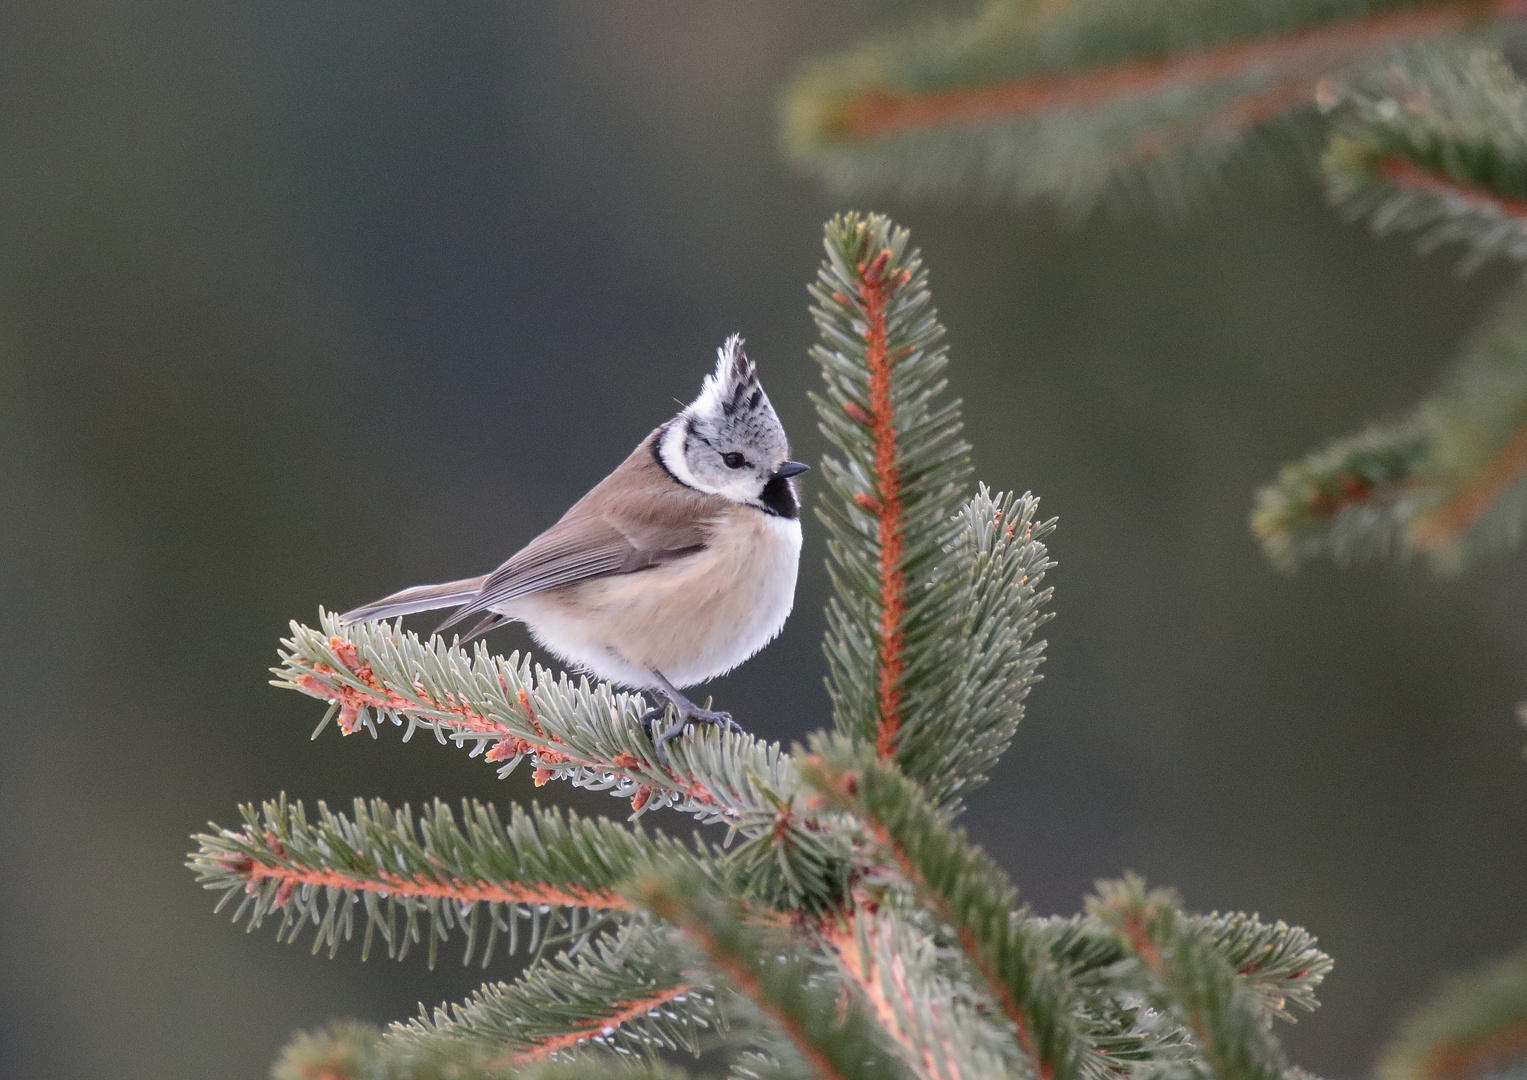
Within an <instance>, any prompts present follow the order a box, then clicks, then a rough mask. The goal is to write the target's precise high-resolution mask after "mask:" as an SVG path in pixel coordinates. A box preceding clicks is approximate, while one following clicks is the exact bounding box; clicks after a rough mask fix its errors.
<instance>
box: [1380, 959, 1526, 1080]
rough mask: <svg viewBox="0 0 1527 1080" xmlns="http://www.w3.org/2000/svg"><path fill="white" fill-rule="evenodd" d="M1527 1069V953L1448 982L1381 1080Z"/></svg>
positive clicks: (1411, 1022)
mask: <svg viewBox="0 0 1527 1080" xmlns="http://www.w3.org/2000/svg"><path fill="white" fill-rule="evenodd" d="M1524 1066H1527V949H1518V950H1517V951H1515V952H1514V953H1512V954H1511V955H1509V956H1506V957H1503V958H1502V959H1499V960H1495V961H1493V962H1491V963H1489V964H1487V965H1485V966H1484V967H1482V968H1481V969H1480V970H1478V971H1475V972H1473V973H1471V974H1469V975H1466V976H1460V977H1455V978H1453V979H1451V980H1449V981H1448V982H1447V983H1445V984H1444V985H1443V986H1442V987H1441V988H1440V989H1439V990H1438V992H1437V994H1436V995H1435V997H1434V998H1433V999H1432V1000H1431V1001H1429V1002H1428V1003H1427V1004H1425V1005H1424V1006H1422V1007H1421V1008H1420V1009H1419V1010H1418V1011H1417V1012H1416V1013H1415V1014H1414V1015H1413V1016H1411V1017H1409V1018H1408V1019H1407V1020H1406V1022H1405V1023H1404V1024H1403V1025H1402V1026H1401V1028H1400V1030H1399V1032H1398V1033H1397V1034H1396V1035H1395V1038H1394V1041H1393V1042H1392V1043H1391V1044H1390V1045H1389V1046H1388V1047H1387V1048H1386V1049H1385V1051H1384V1054H1383V1057H1382V1059H1381V1060H1380V1062H1379V1067H1378V1073H1379V1076H1380V1077H1381V1078H1382V1080H1480V1078H1483V1077H1488V1076H1510V1075H1515V1074H1520V1073H1521V1071H1522V1069H1523V1067H1524Z"/></svg>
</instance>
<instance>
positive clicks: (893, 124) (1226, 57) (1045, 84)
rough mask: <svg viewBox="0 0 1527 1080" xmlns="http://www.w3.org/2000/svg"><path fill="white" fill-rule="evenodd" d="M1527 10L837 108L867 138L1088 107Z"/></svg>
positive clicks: (1413, 18) (1363, 21)
mask: <svg viewBox="0 0 1527 1080" xmlns="http://www.w3.org/2000/svg"><path fill="white" fill-rule="evenodd" d="M1524 11H1527V4H1524V2H1523V0H1443V2H1440V3H1431V4H1424V5H1417V6H1416V7H1413V8H1410V9H1408V10H1405V11H1396V12H1389V13H1385V14H1381V15H1370V16H1366V17H1363V18H1357V19H1350V20H1347V21H1344V22H1339V23H1335V24H1333V25H1326V26H1319V27H1313V28H1310V29H1306V30H1298V31H1294V32H1292V33H1288V34H1281V35H1277V36H1271V37H1263V38H1257V39H1254V40H1250V41H1237V42H1233V43H1231V44H1229V45H1221V46H1219V47H1218V48H1213V49H1207V50H1204V51H1202V52H1196V53H1190V54H1187V55H1182V56H1169V57H1165V58H1162V59H1156V60H1141V61H1136V62H1133V63H1125V64H1117V65H1115V66H1113V67H1109V68H1101V69H1097V70H1093V71H1083V72H1080V73H1077V74H1074V75H1052V76H1043V77H1039V78H1033V79H1019V80H1016V81H1013V82H1006V83H997V84H995V85H990V86H972V87H963V88H960V89H956V90H939V91H931V92H927V93H920V94H919V93H909V94H904V93H895V92H893V91H890V90H884V89H881V90H871V91H868V92H866V93H864V94H861V95H859V96H858V97H856V98H854V99H852V100H851V101H849V102H848V103H847V104H846V105H845V106H844V107H843V109H842V111H841V112H840V114H839V117H838V125H837V126H838V128H839V129H840V130H841V131H842V132H843V134H845V135H849V136H851V137H854V138H861V139H864V138H873V137H875V136H877V135H885V134H888V133H892V132H898V131H913V130H918V129H923V128H931V127H938V126H941V125H944V124H959V123H969V122H971V121H976V120H990V119H999V118H1012V117H1019V116H1026V115H1030V114H1033V113H1037V112H1043V111H1045V110H1048V109H1084V108H1090V107H1095V106H1099V105H1103V104H1106V103H1108V102H1112V101H1118V100H1121V99H1124V98H1128V97H1132V96H1135V95H1140V94H1149V93H1154V92H1157V91H1161V90H1165V89H1167V88H1169V87H1173V86H1184V85H1195V84H1200V85H1201V84H1205V83H1211V82H1216V81H1220V80H1224V79H1229V78H1233V77H1235V76H1237V75H1240V74H1243V73H1245V72H1248V71H1253V70H1257V69H1262V70H1272V71H1292V70H1296V69H1305V68H1308V69H1312V70H1313V69H1316V68H1320V67H1330V66H1332V65H1335V64H1340V63H1345V62H1347V61H1350V60H1351V59H1353V58H1355V57H1357V56H1360V55H1362V54H1363V53H1367V52H1371V51H1373V50H1376V49H1381V48H1385V47H1388V46H1392V45H1397V44H1400V43H1403V42H1406V41H1412V40H1415V39H1418V38H1424V37H1429V36H1431V35H1433V34H1440V33H1446V32H1448V31H1450V30H1458V29H1461V28H1463V27H1466V26H1469V25H1471V24H1474V23H1479V22H1484V21H1486V20H1489V19H1493V18H1504V17H1509V16H1515V15H1521V14H1523V13H1524Z"/></svg>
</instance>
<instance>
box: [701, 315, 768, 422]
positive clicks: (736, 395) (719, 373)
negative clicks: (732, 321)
mask: <svg viewBox="0 0 1527 1080" xmlns="http://www.w3.org/2000/svg"><path fill="white" fill-rule="evenodd" d="M768 400H769V399H768V398H767V397H766V396H765V395H764V391H763V387H762V386H761V385H760V384H759V382H758V370H757V369H756V368H755V367H754V366H753V361H751V360H749V359H748V357H747V354H746V353H744V352H743V351H742V335H741V334H733V335H732V336H731V337H729V338H727V339H726V343H725V344H724V345H722V346H721V348H719V349H717V350H716V370H715V372H714V373H713V374H710V375H707V376H705V383H704V385H703V386H701V387H700V396H699V397H697V398H695V400H694V403H693V404H692V405H690V407H689V408H690V411H691V412H693V413H696V414H700V415H709V416H713V417H717V418H726V419H730V418H731V417H733V416H736V415H737V414H739V413H748V412H756V411H757V410H758V408H759V406H760V405H766V403H767V402H768Z"/></svg>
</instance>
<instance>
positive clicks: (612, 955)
mask: <svg viewBox="0 0 1527 1080" xmlns="http://www.w3.org/2000/svg"><path fill="white" fill-rule="evenodd" d="M722 1026H724V1021H723V1018H722V1016H721V1014H720V1013H719V1011H718V1009H717V1006H716V1000H715V994H714V991H713V990H712V988H711V987H710V985H709V984H708V982H707V981H706V980H705V979H704V978H703V977H702V975H701V973H700V972H699V970H698V962H697V958H695V957H694V956H693V955H692V954H691V953H690V951H689V950H688V949H686V948H684V947H683V944H682V942H681V941H679V940H678V939H677V938H676V936H675V935H674V933H673V931H672V930H671V929H670V928H668V927H666V926H663V925H661V924H654V923H652V922H651V921H649V920H647V919H645V918H643V919H639V920H637V921H635V922H632V923H629V924H627V925H625V926H623V927H621V928H620V929H619V930H617V931H616V932H614V933H611V934H606V935H603V936H601V937H600V938H598V939H597V940H594V941H592V942H591V943H590V944H589V945H587V946H586V947H584V948H583V949H581V950H579V951H578V952H577V954H576V955H573V954H568V953H563V954H559V955H557V956H552V957H546V958H543V959H541V960H538V961H537V962H536V963H534V964H533V965H531V966H530V967H529V968H527V969H526V970H525V971H524V972H522V973H521V974H520V976H519V977H518V978H516V979H515V980H514V982H513V983H496V984H493V985H489V986H485V987H483V988H482V989H480V990H478V991H476V992H475V993H474V994H473V995H472V997H471V999H470V1000H468V1001H467V1002H465V1003H464V1004H461V1005H452V1006H449V1007H446V1006H440V1007H438V1008H436V1009H435V1010H434V1012H433V1014H430V1013H428V1012H426V1011H425V1010H423V1009H422V1008H421V1009H420V1014H419V1016H418V1017H417V1018H416V1019H414V1020H413V1021H411V1022H410V1023H408V1024H400V1025H394V1027H393V1029H392V1031H391V1032H389V1033H388V1035H387V1040H388V1042H390V1043H393V1044H395V1045H396V1047H397V1048H398V1049H399V1050H400V1051H406V1052H408V1053H410V1054H413V1055H416V1056H417V1055H424V1056H442V1057H452V1056H454V1057H464V1058H467V1059H469V1060H473V1061H478V1062H481V1063H482V1064H483V1066H484V1067H489V1068H503V1069H518V1068H523V1067H524V1066H526V1065H529V1064H531V1063H532V1062H536V1061H541V1060H545V1059H547V1058H552V1057H560V1056H565V1055H566V1054H567V1053H568V1052H570V1051H572V1050H574V1049H576V1048H578V1047H602V1048H605V1049H615V1050H621V1049H638V1048H652V1049H666V1050H680V1049H684V1050H689V1051H690V1052H692V1053H698V1052H699V1051H700V1049H701V1042H700V1040H701V1037H702V1035H704V1034H706V1033H714V1032H716V1031H718V1030H720V1028H721V1027H722Z"/></svg>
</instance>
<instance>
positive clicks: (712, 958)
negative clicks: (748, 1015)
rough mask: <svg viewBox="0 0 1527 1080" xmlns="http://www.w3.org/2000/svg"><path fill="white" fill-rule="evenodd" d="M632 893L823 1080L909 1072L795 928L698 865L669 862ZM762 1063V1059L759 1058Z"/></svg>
mask: <svg viewBox="0 0 1527 1080" xmlns="http://www.w3.org/2000/svg"><path fill="white" fill-rule="evenodd" d="M628 895H629V896H630V898H631V899H632V900H633V901H634V902H636V903H638V904H640V905H641V906H642V907H643V908H645V909H646V910H648V911H650V912H651V913H652V914H653V915H655V916H657V917H658V918H660V919H662V920H663V921H665V922H667V923H669V924H670V925H672V926H674V927H676V928H677V929H678V930H679V932H680V933H681V934H682V935H683V936H684V937H685V938H686V939H688V941H689V942H690V944H691V946H693V947H694V948H695V949H697V950H698V951H699V952H700V953H701V954H702V955H703V956H704V957H705V960H706V963H707V964H708V966H709V967H710V968H711V970H713V971H714V972H715V973H716V974H717V975H718V976H719V977H720V979H721V980H722V981H724V983H725V984H726V985H727V986H728V987H729V988H730V989H731V990H732V991H734V992H735V993H737V994H738V995H740V996H741V997H742V998H744V999H746V1000H747V1001H750V1002H751V1003H752V1005H753V1006H754V1008H756V1010H757V1011H758V1013H759V1015H760V1016H761V1017H762V1018H763V1019H764V1020H765V1021H767V1022H768V1024H769V1025H770V1026H771V1027H772V1028H773V1029H774V1030H775V1031H776V1032H777V1033H778V1034H779V1036H780V1037H781V1039H780V1042H779V1043H778V1044H777V1045H775V1046H774V1047H768V1048H766V1049H769V1050H771V1051H772V1054H771V1055H770V1056H772V1057H773V1058H775V1059H776V1060H778V1059H779V1058H780V1057H781V1055H786V1056H789V1055H793V1056H795V1057H797V1058H799V1065H789V1066H786V1068H788V1069H791V1070H792V1071H796V1070H798V1069H799V1068H800V1067H802V1066H804V1068H805V1069H807V1070H808V1071H809V1072H810V1073H811V1074H813V1075H815V1076H816V1077H818V1078H820V1080H896V1078H900V1077H903V1076H904V1075H905V1073H904V1072H903V1071H902V1070H901V1069H900V1068H899V1067H898V1066H897V1064H896V1061H895V1059H894V1058H891V1057H888V1056H887V1055H886V1054H884V1053H883V1052H882V1051H881V1050H880V1046H879V1032H878V1029H877V1028H876V1026H875V1024H874V1022H873V1021H872V1020H870V1019H869V1018H868V1017H867V1016H866V1015H865V1014H864V1012H863V1010H862V1009H861V1008H860V1007H859V1006H858V1005H857V1004H856V1003H854V1002H852V1001H846V1000H844V999H843V998H842V997H840V996H839V995H838V994H837V993H836V992H835V991H834V989H833V988H832V987H831V986H830V985H829V984H826V983H824V982H823V981H822V980H821V979H820V978H817V977H815V974H816V965H815V964H814V963H813V961H812V960H811V958H810V954H809V950H808V949H807V948H806V946H805V943H804V942H803V941H801V940H800V939H799V938H798V937H797V936H796V935H793V934H790V933H788V932H785V931H783V930H781V929H778V928H773V927H768V926H764V925H760V924H759V923H758V922H757V921H756V920H752V919H749V918H747V916H746V908H745V907H743V906H740V905H739V904H738V902H737V900H736V898H732V897H728V896H726V895H725V894H724V893H723V894H719V895H718V893H717V892H716V891H715V886H714V883H713V882H710V881H707V880H705V879H704V878H702V877H701V876H699V875H697V874H695V873H694V872H692V871H685V870H683V869H682V868H677V867H675V868H670V869H669V870H668V871H667V872H666V873H660V874H651V875H648V876H646V877H643V878H639V879H637V880H636V881H635V882H633V884H632V885H631V886H630V887H629V889H628ZM755 1064H762V1062H756V1063H755Z"/></svg>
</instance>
